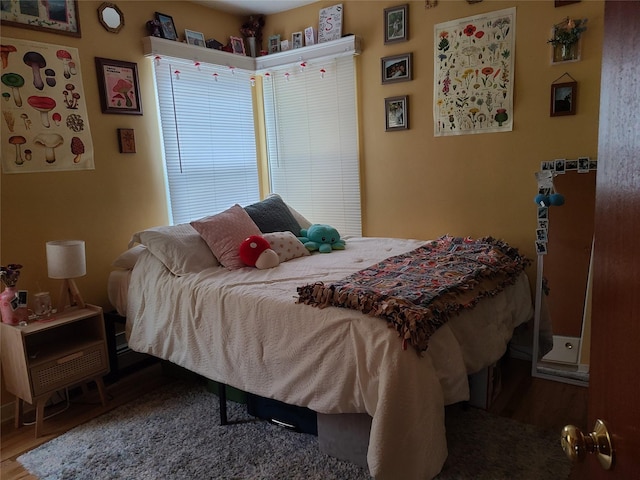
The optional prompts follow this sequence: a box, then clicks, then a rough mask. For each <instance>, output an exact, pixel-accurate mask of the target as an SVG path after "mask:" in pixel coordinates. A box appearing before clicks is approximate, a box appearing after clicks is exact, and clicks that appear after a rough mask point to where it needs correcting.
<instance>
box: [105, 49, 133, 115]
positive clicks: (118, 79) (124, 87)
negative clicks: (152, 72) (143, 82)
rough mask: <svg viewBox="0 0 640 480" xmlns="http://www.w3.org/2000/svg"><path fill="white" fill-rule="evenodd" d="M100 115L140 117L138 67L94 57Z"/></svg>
mask: <svg viewBox="0 0 640 480" xmlns="http://www.w3.org/2000/svg"><path fill="white" fill-rule="evenodd" d="M95 61H96V71H97V74H98V90H99V92H100V105H101V107H102V113H124V114H130V115H142V105H141V104H140V84H139V82H138V65H137V64H135V63H131V62H123V61H120V60H111V59H108V58H100V57H95Z"/></svg>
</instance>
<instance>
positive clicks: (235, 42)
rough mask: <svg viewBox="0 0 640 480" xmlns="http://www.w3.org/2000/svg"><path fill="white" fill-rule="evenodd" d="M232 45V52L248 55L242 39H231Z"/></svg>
mask: <svg viewBox="0 0 640 480" xmlns="http://www.w3.org/2000/svg"><path fill="white" fill-rule="evenodd" d="M229 42H230V43H231V51H232V52H233V53H236V54H238V55H246V54H247V52H246V50H245V49H244V41H243V40H242V38H240V37H229Z"/></svg>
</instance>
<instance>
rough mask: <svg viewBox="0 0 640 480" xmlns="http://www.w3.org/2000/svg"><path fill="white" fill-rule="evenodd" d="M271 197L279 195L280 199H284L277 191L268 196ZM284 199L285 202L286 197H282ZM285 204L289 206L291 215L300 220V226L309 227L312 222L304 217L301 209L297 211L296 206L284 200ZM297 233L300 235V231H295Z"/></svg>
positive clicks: (297, 220)
mask: <svg viewBox="0 0 640 480" xmlns="http://www.w3.org/2000/svg"><path fill="white" fill-rule="evenodd" d="M269 197H278V198H280V199H282V197H281V196H280V195H278V194H277V193H272V194H270V195H269V196H268V197H267V198H269ZM282 201H283V202H284V199H282ZM284 204H285V205H286V206H287V208H288V209H289V211H290V212H291V215H293V218H295V219H296V222H298V225H300V228H301V229H302V228H309V227H310V226H311V225H312V223H311V222H310V221H309V220H307V219H306V218H304V215H302V214H301V213H300V212H299V211H297V210H296V209H295V208H293V207H292V206H291V205H289V204H288V203H287V202H284ZM293 233H294V234H295V235H299V234H300V232H293Z"/></svg>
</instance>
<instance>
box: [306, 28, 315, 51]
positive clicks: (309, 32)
mask: <svg viewBox="0 0 640 480" xmlns="http://www.w3.org/2000/svg"><path fill="white" fill-rule="evenodd" d="M315 43H316V32H314V31H313V27H307V28H305V29H304V45H305V47H308V46H309V45H315Z"/></svg>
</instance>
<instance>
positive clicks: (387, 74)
mask: <svg viewBox="0 0 640 480" xmlns="http://www.w3.org/2000/svg"><path fill="white" fill-rule="evenodd" d="M412 56H413V55H412V54H411V53H403V54H402V55H393V56H391V57H382V59H381V70H382V83H383V84H384V83H396V82H406V81H409V80H411V79H412V73H411V59H412Z"/></svg>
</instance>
